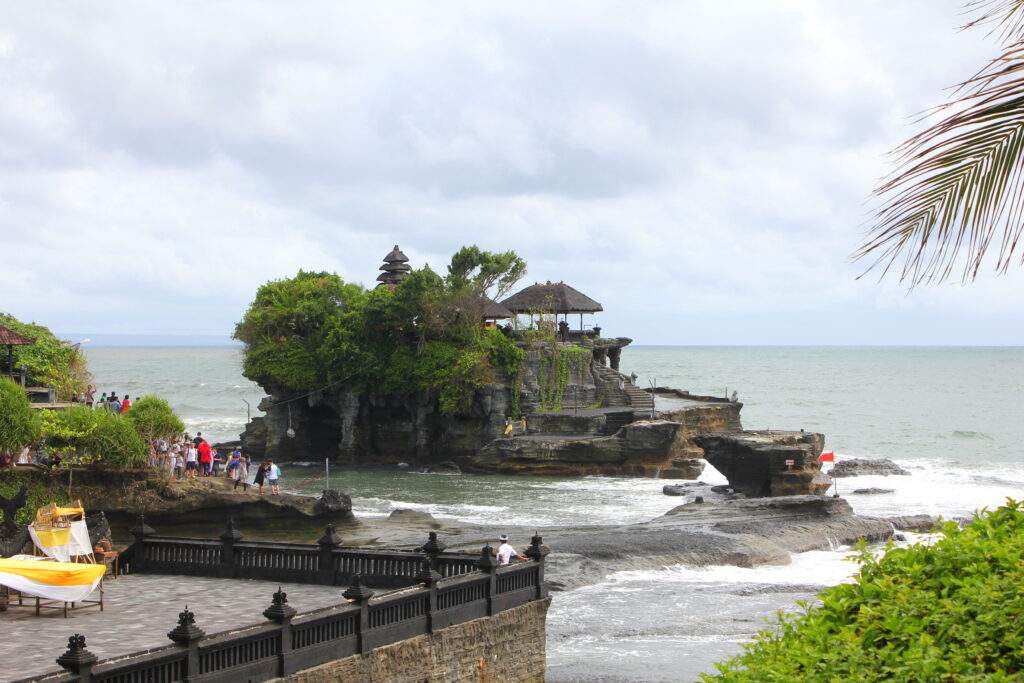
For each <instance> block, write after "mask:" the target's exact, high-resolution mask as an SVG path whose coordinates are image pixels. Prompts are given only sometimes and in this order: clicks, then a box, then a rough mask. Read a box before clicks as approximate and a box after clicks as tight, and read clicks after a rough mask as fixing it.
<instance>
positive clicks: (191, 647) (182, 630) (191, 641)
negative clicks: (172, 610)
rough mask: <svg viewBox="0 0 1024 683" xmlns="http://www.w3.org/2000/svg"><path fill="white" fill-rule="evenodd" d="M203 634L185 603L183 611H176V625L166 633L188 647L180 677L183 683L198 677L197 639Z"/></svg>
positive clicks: (179, 643)
mask: <svg viewBox="0 0 1024 683" xmlns="http://www.w3.org/2000/svg"><path fill="white" fill-rule="evenodd" d="M205 635H206V633H205V632H204V631H203V629H201V628H199V627H198V626H196V615H195V614H193V613H192V612H189V611H188V605H185V611H184V612H179V613H178V625H177V626H175V627H174V629H173V630H172V631H171V632H170V633H168V634H167V637H168V638H170V639H171V640H173V641H174V642H175V643H177V644H178V645H181V646H182V647H185V648H187V649H188V651H187V652H186V654H185V670H184V671H183V672H182V678H181V680H182V681H184V683H188V682H189V681H194V680H197V679H198V678H199V641H200V640H201V639H202V638H203V636H205Z"/></svg>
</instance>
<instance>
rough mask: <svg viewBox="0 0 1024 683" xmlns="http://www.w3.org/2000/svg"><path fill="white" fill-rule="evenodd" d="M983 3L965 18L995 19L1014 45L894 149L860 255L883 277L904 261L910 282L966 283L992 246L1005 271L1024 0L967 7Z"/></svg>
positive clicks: (1012, 234)
mask: <svg viewBox="0 0 1024 683" xmlns="http://www.w3.org/2000/svg"><path fill="white" fill-rule="evenodd" d="M982 5H984V6H986V7H987V8H988V11H987V12H986V13H985V14H984V15H983V16H982V17H980V18H979V19H978V20H976V21H975V22H972V24H969V25H974V24H979V23H986V22H989V23H996V24H997V25H998V29H999V30H1000V31H1001V33H1002V35H1003V37H1004V39H1007V40H1010V41H1013V42H1012V43H1011V44H1009V45H1008V46H1006V47H1005V48H1004V51H1003V53H1002V54H1001V55H1000V56H999V57H998V58H997V59H994V60H992V62H990V63H989V64H988V66H986V67H985V68H984V69H982V71H980V72H979V73H978V74H976V75H975V76H973V77H972V78H970V79H968V80H967V81H965V82H964V83H961V84H960V85H959V86H958V87H957V89H956V91H955V92H956V99H954V100H953V101H952V102H949V103H948V104H946V105H943V106H942V107H939V108H938V109H937V110H935V112H933V113H944V114H945V116H944V117H943V118H942V119H941V120H940V121H939V122H938V123H935V124H934V125H932V126H931V127H929V128H928V129H927V130H925V131H923V132H921V133H919V134H917V135H915V136H914V137H912V138H910V139H909V140H907V141H906V142H905V143H903V144H902V145H900V146H899V147H897V148H896V149H895V150H894V151H893V156H894V157H895V164H896V168H895V170H894V171H893V173H892V175H891V176H890V177H889V178H887V179H885V180H884V181H882V182H881V183H880V185H879V186H878V187H877V188H876V189H875V191H874V193H873V194H874V196H875V197H878V198H879V199H880V200H881V201H882V204H881V207H880V208H879V209H878V210H877V212H876V213H875V215H874V219H873V226H872V227H871V229H870V230H869V232H868V235H867V237H866V239H865V241H864V244H863V245H862V246H861V247H860V248H859V249H858V250H857V251H856V252H855V253H854V259H861V258H864V257H866V256H868V255H872V256H874V257H875V259H876V260H875V262H874V263H873V264H872V265H871V266H870V267H869V268H868V271H870V270H872V269H874V268H876V267H882V277H884V276H885V275H886V273H888V272H889V270H890V269H891V268H892V267H893V266H894V265H896V264H897V263H898V262H901V266H899V267H900V276H899V277H900V281H901V282H904V281H907V282H909V284H910V286H911V287H913V286H915V285H918V284H921V283H928V282H941V281H944V280H946V279H948V278H949V277H951V276H952V275H953V274H954V273H959V276H960V278H961V280H962V281H964V282H967V281H970V280H972V279H974V278H975V277H976V276H977V274H978V270H979V268H980V267H981V265H982V263H983V261H984V259H985V256H986V254H987V253H988V252H989V249H990V248H992V247H993V246H994V247H995V248H996V251H997V252H998V255H997V258H996V264H995V268H996V271H997V272H1005V271H1006V270H1007V268H1009V266H1010V264H1011V262H1012V261H1013V257H1014V255H1015V254H1016V252H1017V248H1018V245H1019V241H1020V237H1021V231H1022V228H1024V222H1022V219H1024V217H1022V211H1024V0H994V1H991V2H984V3H970V5H969V7H976V6H982ZM946 112H949V113H946ZM1022 262H1024V259H1022Z"/></svg>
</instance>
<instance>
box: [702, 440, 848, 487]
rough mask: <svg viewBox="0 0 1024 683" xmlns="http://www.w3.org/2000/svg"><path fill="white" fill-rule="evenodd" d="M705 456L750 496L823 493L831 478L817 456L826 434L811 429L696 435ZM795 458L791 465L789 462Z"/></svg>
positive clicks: (732, 485)
mask: <svg viewBox="0 0 1024 683" xmlns="http://www.w3.org/2000/svg"><path fill="white" fill-rule="evenodd" d="M694 441H695V442H696V443H697V445H699V446H700V447H701V448H703V449H704V459H705V460H707V461H708V462H709V463H711V464H712V465H713V466H714V467H715V469H717V470H718V471H719V472H721V473H722V474H723V475H725V477H726V478H727V479H728V480H729V485H730V486H731V487H732V488H733V489H734V490H736V491H739V492H741V493H744V494H746V495H747V496H749V497H751V498H761V497H766V496H796V495H802V494H812V495H824V493H825V492H826V491H828V489H829V487H830V486H831V485H832V481H831V480H830V479H829V478H828V477H827V476H825V474H823V473H822V471H821V463H820V462H818V456H819V455H821V449H822V448H823V447H824V445H825V437H824V436H822V435H821V434H815V433H812V432H806V433H805V432H782V431H750V432H721V433H714V434H705V435H701V436H697V437H695V438H694ZM787 460H792V461H793V464H792V465H787V464H786V461H787Z"/></svg>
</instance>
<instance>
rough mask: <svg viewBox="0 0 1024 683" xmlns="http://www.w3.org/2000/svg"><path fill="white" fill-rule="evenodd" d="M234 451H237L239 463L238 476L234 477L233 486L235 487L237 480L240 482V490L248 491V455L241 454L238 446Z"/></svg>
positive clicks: (236, 486)
mask: <svg viewBox="0 0 1024 683" xmlns="http://www.w3.org/2000/svg"><path fill="white" fill-rule="evenodd" d="M235 452H236V453H238V462H239V463H240V464H239V467H238V478H237V479H235V488H236V489H237V488H238V484H239V482H241V484H242V490H243V491H248V490H249V456H248V455H242V451H241V449H239V448H236V449H235Z"/></svg>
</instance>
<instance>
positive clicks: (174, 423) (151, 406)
mask: <svg viewBox="0 0 1024 683" xmlns="http://www.w3.org/2000/svg"><path fill="white" fill-rule="evenodd" d="M125 417H127V419H128V420H129V421H130V422H131V424H132V426H133V427H135V431H136V432H137V433H138V434H139V436H141V437H142V440H143V441H145V442H146V443H151V442H152V441H153V440H154V439H162V438H172V437H175V436H178V435H179V434H181V433H182V432H184V431H185V424H184V423H183V422H182V421H181V419H180V418H179V417H178V416H177V415H176V414H175V412H174V410H173V409H172V408H171V406H170V404H169V403H168V402H167V401H165V400H164V399H162V398H160V397H158V396H143V397H142V398H140V399H139V400H137V401H135V402H134V403H132V407H131V410H129V411H128V412H127V413H126V414H125Z"/></svg>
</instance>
